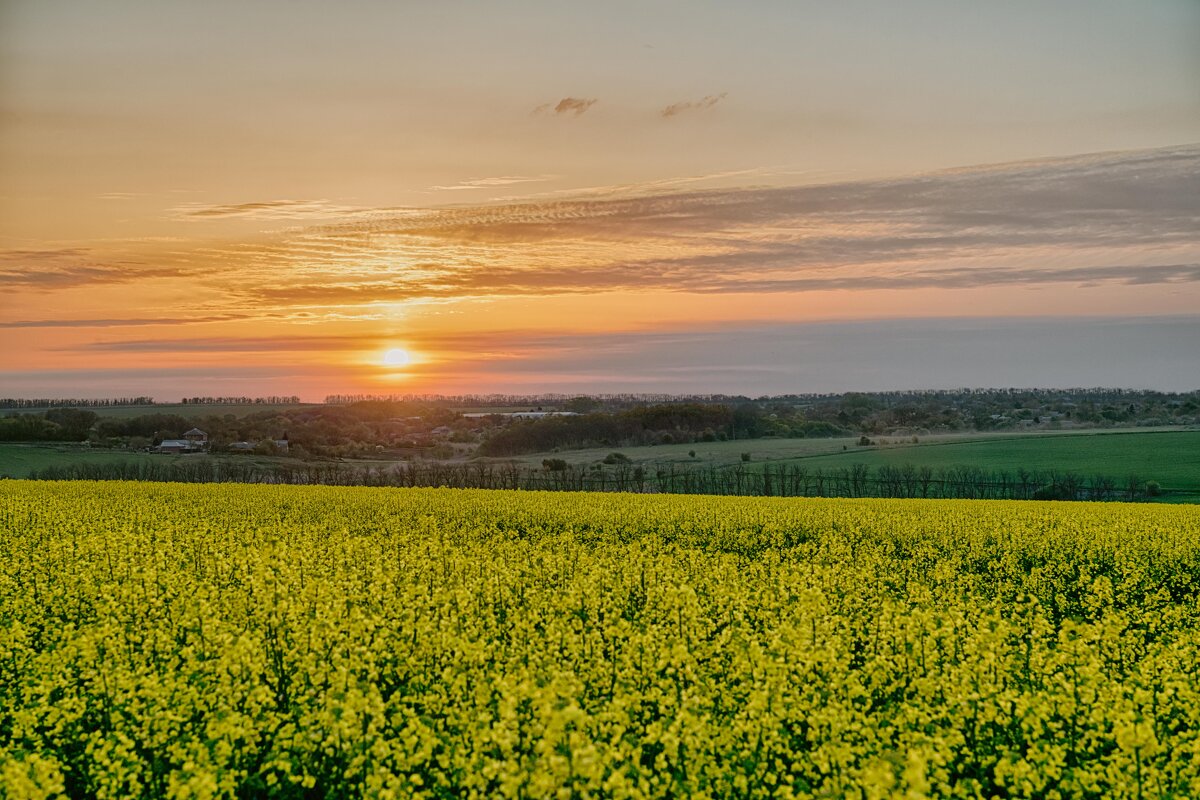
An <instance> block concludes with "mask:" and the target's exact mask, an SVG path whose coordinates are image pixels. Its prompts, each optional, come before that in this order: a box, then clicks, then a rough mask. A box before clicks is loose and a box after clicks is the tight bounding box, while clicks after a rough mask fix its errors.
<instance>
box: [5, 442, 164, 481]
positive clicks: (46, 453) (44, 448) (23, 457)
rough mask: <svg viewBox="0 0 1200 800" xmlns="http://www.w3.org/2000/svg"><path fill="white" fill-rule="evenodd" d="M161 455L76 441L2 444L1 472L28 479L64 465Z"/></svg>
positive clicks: (109, 461) (101, 462)
mask: <svg viewBox="0 0 1200 800" xmlns="http://www.w3.org/2000/svg"><path fill="white" fill-rule="evenodd" d="M158 457H159V456H153V455H151V454H149V453H125V452H121V451H117V450H93V449H91V448H88V447H80V446H79V445H74V444H61V445H55V444H45V445H40V444H0V475H5V476H7V477H9V478H26V477H28V476H29V475H30V474H31V473H32V472H34V471H35V470H40V469H45V468H46V467H56V466H62V465H63V464H81V463H86V464H112V463H116V462H123V461H144V460H146V459H150V458H158Z"/></svg>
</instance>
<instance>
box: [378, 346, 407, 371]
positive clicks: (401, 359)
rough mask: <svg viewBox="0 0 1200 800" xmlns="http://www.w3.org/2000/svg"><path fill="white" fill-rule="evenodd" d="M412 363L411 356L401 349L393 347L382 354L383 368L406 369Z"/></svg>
mask: <svg viewBox="0 0 1200 800" xmlns="http://www.w3.org/2000/svg"><path fill="white" fill-rule="evenodd" d="M411 363H412V354H410V353H409V352H408V351H407V350H405V349H404V348H403V347H393V348H391V349H390V350H388V351H387V352H385V353H384V354H383V365H384V366H385V367H407V366H408V365H409V364H411Z"/></svg>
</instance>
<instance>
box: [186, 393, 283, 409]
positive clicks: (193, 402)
mask: <svg viewBox="0 0 1200 800" xmlns="http://www.w3.org/2000/svg"><path fill="white" fill-rule="evenodd" d="M179 402H181V403H182V404H183V405H185V406H234V405H242V406H265V405H272V406H285V405H299V403H300V396H299V395H295V394H288V395H283V394H269V395H266V396H265V397H245V396H238V397H233V396H231V397H185V398H183V399H182V400H180V401H179Z"/></svg>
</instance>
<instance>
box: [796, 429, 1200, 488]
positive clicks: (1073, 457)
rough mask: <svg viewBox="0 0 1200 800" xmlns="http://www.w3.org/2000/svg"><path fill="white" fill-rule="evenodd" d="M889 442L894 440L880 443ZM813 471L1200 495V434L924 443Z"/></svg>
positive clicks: (819, 459) (851, 450)
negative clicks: (989, 477)
mask: <svg viewBox="0 0 1200 800" xmlns="http://www.w3.org/2000/svg"><path fill="white" fill-rule="evenodd" d="M880 438H884V439H887V438H888V437H886V436H885V437H880ZM795 463H798V464H804V465H805V466H807V467H810V468H813V469H815V468H818V467H844V466H848V465H850V464H866V465H868V466H870V467H873V468H874V467H881V466H885V465H890V466H900V465H904V464H913V465H914V466H930V467H935V468H939V467H953V466H959V465H970V466H977V467H982V468H986V469H1004V470H1010V471H1012V470H1017V469H1026V470H1030V471H1033V470H1060V471H1066V470H1072V471H1075V472H1079V473H1082V474H1086V475H1109V476H1112V477H1114V478H1117V479H1122V478H1125V477H1127V476H1128V475H1131V474H1135V475H1138V476H1139V477H1141V478H1142V480H1156V481H1158V482H1159V483H1161V484H1162V485H1163V486H1164V487H1166V488H1171V489H1184V490H1189V491H1196V492H1200V431H1192V430H1188V431H1153V432H1146V433H1142V432H1136V433H1134V432H1120V433H1111V434H1110V433H1091V434H1063V435H1058V436H1055V435H1043V434H1030V435H1019V436H1012V437H1005V438H995V439H983V438H980V439H971V440H968V441H940V442H930V443H925V442H922V443H920V444H915V445H906V446H901V447H880V448H865V447H859V446H857V445H848V449H847V450H845V451H843V452H841V453H834V454H825V455H814V456H808V457H803V458H800V459H796V461H795Z"/></svg>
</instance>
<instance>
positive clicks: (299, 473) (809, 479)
mask: <svg viewBox="0 0 1200 800" xmlns="http://www.w3.org/2000/svg"><path fill="white" fill-rule="evenodd" d="M553 466H554V467H555V468H543V469H537V468H534V467H525V466H520V465H517V464H496V463H485V462H477V463H458V464H446V463H437V462H429V463H412V464H402V465H396V466H394V467H387V468H359V467H346V466H342V465H338V464H306V465H300V466H293V465H263V464H256V463H249V462H247V463H235V462H224V461H212V460H208V459H199V458H197V459H185V460H182V461H163V462H158V463H155V462H148V461H128V462H116V463H107V464H90V463H81V464H69V465H63V466H53V467H46V468H45V469H42V470H38V471H36V472H34V473H33V474H32V475H31V476H30V477H31V478H34V479H37V480H131V481H167V482H180V483H271V484H304V485H307V484H320V485H332V486H397V487H400V486H406V487H418V486H420V487H428V486H433V487H436V486H445V487H453V488H464V489H468V488H469V489H523V490H548V491H599V492H639V493H662V494H713V495H740V496H753V497H875V498H930V499H935V498H954V499H974V500H1097V501H1114V500H1123V501H1140V500H1146V499H1148V498H1150V497H1153V496H1156V495H1157V494H1159V492H1160V490H1159V488H1158V485H1157V484H1156V483H1155V482H1154V481H1144V480H1142V479H1140V478H1138V477H1136V476H1129V477H1127V478H1126V479H1124V480H1120V481H1118V480H1115V479H1113V478H1109V477H1104V476H1083V475H1080V474H1078V473H1074V472H1069V471H1057V470H1046V471H1027V470H1023V469H1021V470H1016V471H1015V472H1009V471H1007V470H986V469H981V468H978V467H969V466H962V467H948V468H943V469H933V468H930V467H916V466H913V465H905V466H899V467H895V466H884V467H880V468H879V469H877V470H874V471H872V470H871V469H870V468H869V467H867V466H866V465H863V464H855V465H853V466H849V467H839V468H830V469H825V468H816V469H809V468H807V467H804V466H797V465H792V464H779V465H772V464H764V465H761V466H759V467H756V468H750V467H747V466H745V465H744V464H737V465H733V466H728V467H721V466H705V467H682V468H680V467H675V466H668V467H664V468H652V469H646V468H644V467H641V466H635V465H630V464H618V465H617V466H616V468H615V469H597V468H596V467H595V466H593V467H590V468H578V467H570V466H567V467H563V466H562V465H561V464H556V465H553Z"/></svg>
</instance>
